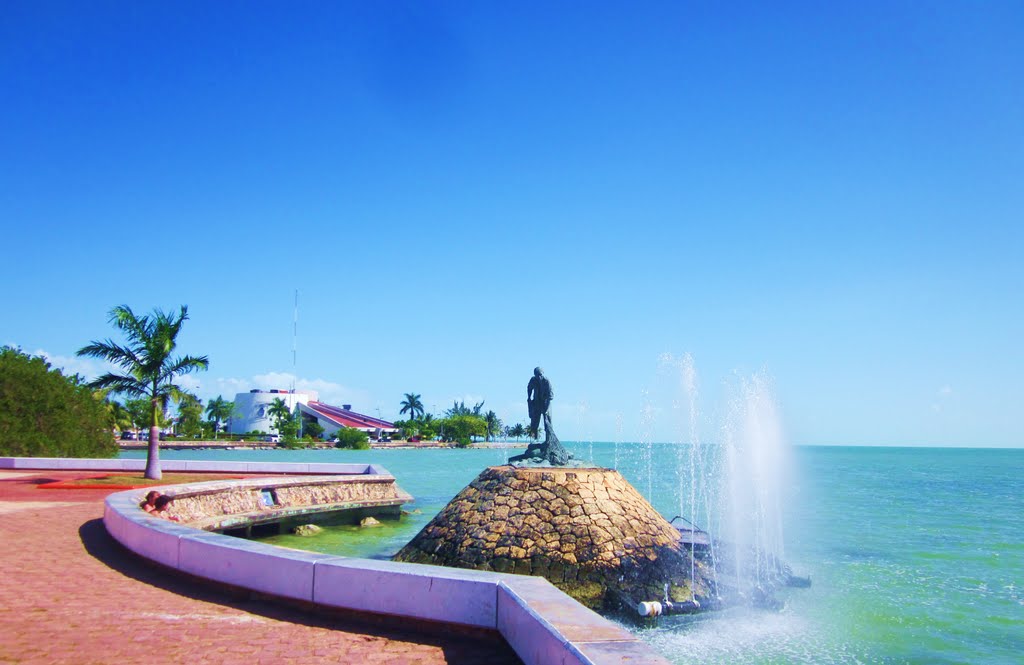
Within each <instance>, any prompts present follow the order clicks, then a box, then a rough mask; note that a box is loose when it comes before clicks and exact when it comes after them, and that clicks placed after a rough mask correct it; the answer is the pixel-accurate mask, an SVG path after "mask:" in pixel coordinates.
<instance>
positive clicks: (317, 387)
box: [205, 372, 373, 413]
mask: <svg viewBox="0 0 1024 665" xmlns="http://www.w3.org/2000/svg"><path fill="white" fill-rule="evenodd" d="M292 385H294V386H295V389H296V390H299V391H304V390H305V391H314V392H316V393H317V396H318V398H319V400H320V401H321V402H326V403H327V404H333V405H335V406H340V405H342V404H351V405H352V407H353V408H354V409H355V410H356V411H360V410H362V411H361V412H362V413H368V412H369V411H370V410H371V409H372V408H373V404H372V403H371V399H370V395H369V393H367V392H366V391H365V390H360V389H358V388H349V387H348V386H343V385H341V384H340V383H334V382H332V381H325V380H324V379H307V378H304V377H297V376H295V375H294V374H289V373H287V372H269V373H267V374H257V375H255V376H253V377H251V378H248V379H239V378H234V377H231V378H217V379H214V380H213V382H212V385H211V387H210V388H208V389H207V390H206V391H205V394H206V395H208V396H210V397H215V396H217V395H222V396H223V397H224V398H225V399H229V400H230V399H234V397H235V395H236V394H237V393H244V392H248V391H250V390H253V389H258V390H272V389H277V390H290V389H291V387H292Z"/></svg>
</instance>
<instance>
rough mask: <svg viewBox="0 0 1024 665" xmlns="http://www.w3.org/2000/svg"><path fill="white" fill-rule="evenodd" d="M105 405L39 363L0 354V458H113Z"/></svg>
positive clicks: (73, 379)
mask: <svg viewBox="0 0 1024 665" xmlns="http://www.w3.org/2000/svg"><path fill="white" fill-rule="evenodd" d="M112 424H113V421H112V418H111V416H110V412H109V406H108V403H107V402H106V401H105V400H104V396H103V394H102V393H100V392H96V391H94V390H93V389H92V388H90V387H89V386H87V385H85V384H84V383H83V382H82V379H81V378H80V377H79V376H78V375H77V374H76V375H72V376H64V374H63V373H62V372H61V371H60V370H59V369H53V368H51V367H50V363H48V362H47V361H46V360H45V359H44V358H39V357H37V356H30V355H27V354H25V353H22V352H21V351H20V350H17V349H12V348H10V347H6V346H5V347H3V348H2V349H0V455H10V456H15V457H113V456H114V455H116V454H117V442H116V441H114V435H113V432H112V431H111V427H112Z"/></svg>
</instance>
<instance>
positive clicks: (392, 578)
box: [313, 559, 505, 629]
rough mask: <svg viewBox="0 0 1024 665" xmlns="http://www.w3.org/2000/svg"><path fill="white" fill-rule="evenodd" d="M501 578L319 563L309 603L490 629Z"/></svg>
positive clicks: (389, 565)
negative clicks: (311, 601)
mask: <svg viewBox="0 0 1024 665" xmlns="http://www.w3.org/2000/svg"><path fill="white" fill-rule="evenodd" d="M503 577H505V576H503V575H500V574H497V573H487V572H482V571H476V570H463V569H459V568H441V567H439V566H421V565H418V564H412V563H398V562H394V561H374V560H370V559H335V560H325V561H318V562H317V565H316V580H315V584H314V588H313V601H314V602H315V603H317V604H320V605H327V606H330V607H342V608H346V609H354V610H362V611H366V612H376V613H378V614H390V615H395V616H406V617H413V618H416V619H427V620H430V621H440V622H445V623H456V624H462V625H467V626H476V627H478V628H490V629H496V628H497V598H498V595H497V591H498V584H499V583H500V581H501V579H502V578H503Z"/></svg>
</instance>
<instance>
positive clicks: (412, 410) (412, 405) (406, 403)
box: [398, 393, 424, 420]
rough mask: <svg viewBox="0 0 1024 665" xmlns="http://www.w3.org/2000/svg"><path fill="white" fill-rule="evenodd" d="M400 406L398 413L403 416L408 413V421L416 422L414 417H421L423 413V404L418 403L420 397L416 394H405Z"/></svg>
mask: <svg viewBox="0 0 1024 665" xmlns="http://www.w3.org/2000/svg"><path fill="white" fill-rule="evenodd" d="M400 406H401V407H402V409H401V410H400V411H399V412H398V413H399V414H403V413H405V412H406V411H408V412H409V419H410V420H416V416H422V415H423V413H424V411H423V402H421V401H420V396H419V395H417V394H416V393H405V399H404V400H402V402H401V404H400Z"/></svg>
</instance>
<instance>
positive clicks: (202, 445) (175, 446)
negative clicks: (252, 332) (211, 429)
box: [118, 440, 527, 451]
mask: <svg viewBox="0 0 1024 665" xmlns="http://www.w3.org/2000/svg"><path fill="white" fill-rule="evenodd" d="M526 446H527V444H526V443H520V442H516V441H490V442H484V441H480V442H477V443H473V444H472V445H470V446H469V447H468V448H466V450H470V449H481V450H490V449H504V448H509V449H514V448H526ZM118 448H119V449H120V450H122V451H125V450H147V449H148V448H149V443H148V442H136V441H132V442H122V441H118ZM418 448H440V449H447V448H456V449H457V448H458V446H456V445H455V444H453V443H445V442H441V441H406V440H399V441H388V442H380V443H377V442H371V443H370V450H409V449H418ZM160 449H161V450H204V449H213V450H289V448H287V447H286V446H281V445H278V444H275V443H266V442H264V441H219V440H203V441H177V440H172V441H160ZM303 450H346V449H344V448H336V447H335V446H334V444H332V443H328V442H319V443H313V444H310V445H309V446H307V447H305V448H303Z"/></svg>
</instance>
